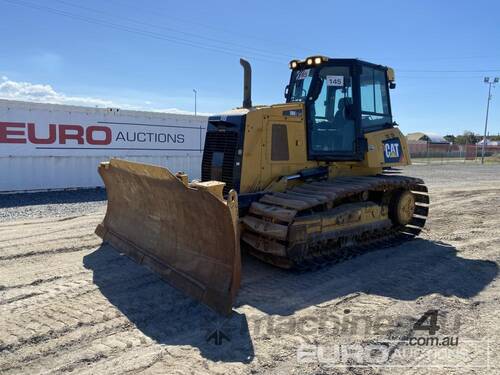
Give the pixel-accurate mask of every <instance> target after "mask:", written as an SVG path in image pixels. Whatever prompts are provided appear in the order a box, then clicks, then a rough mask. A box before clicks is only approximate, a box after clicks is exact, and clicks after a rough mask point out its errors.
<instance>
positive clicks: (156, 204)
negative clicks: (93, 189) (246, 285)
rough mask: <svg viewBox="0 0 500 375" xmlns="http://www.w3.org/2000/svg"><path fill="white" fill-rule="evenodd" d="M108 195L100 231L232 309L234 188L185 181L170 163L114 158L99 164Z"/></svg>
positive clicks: (222, 308)
mask: <svg viewBox="0 0 500 375" xmlns="http://www.w3.org/2000/svg"><path fill="white" fill-rule="evenodd" d="M99 174H100V175H101V177H102V179H103V181H104V184H105V186H106V191H107V195H108V207H107V211H106V216H105V218H104V221H103V222H102V223H101V224H100V225H99V226H98V227H97V229H96V233H97V234H98V235H99V236H100V237H101V238H102V239H103V240H104V241H106V242H109V243H110V244H111V245H112V246H113V247H114V248H116V249H117V250H119V251H120V252H123V253H125V254H127V255H128V256H130V257H131V258H133V259H134V260H136V261H137V262H138V263H141V264H145V265H147V266H148V267H150V268H151V269H152V270H153V271H155V272H157V273H158V274H160V275H161V277H163V278H164V279H165V280H167V281H168V282H169V283H170V284H172V285H173V286H175V287H176V288H178V289H180V290H182V291H183V292H185V293H186V294H188V295H190V296H191V297H193V298H196V299H197V300H199V301H201V302H203V303H205V304H207V305H208V306H209V307H211V308H212V309H214V310H215V311H217V312H219V313H221V314H224V315H227V314H229V313H230V312H231V308H232V305H233V302H234V299H235V297H236V292H237V291H238V289H239V285H240V277H241V259H240V248H239V237H238V232H237V230H238V229H237V228H238V226H237V220H238V218H237V216H238V203H237V196H236V193H234V192H232V193H230V195H229V198H228V201H227V202H226V201H225V200H223V199H219V198H218V197H216V196H215V195H213V194H211V193H209V192H208V191H206V190H201V189H196V188H191V187H187V186H185V185H184V184H183V183H182V182H181V181H180V180H179V179H177V178H176V177H175V176H174V175H173V174H172V173H170V172H169V171H168V170H167V169H165V168H161V167H158V166H152V165H147V164H140V163H134V162H129V161H125V160H119V159H112V160H111V161H110V162H109V163H101V165H100V166H99Z"/></svg>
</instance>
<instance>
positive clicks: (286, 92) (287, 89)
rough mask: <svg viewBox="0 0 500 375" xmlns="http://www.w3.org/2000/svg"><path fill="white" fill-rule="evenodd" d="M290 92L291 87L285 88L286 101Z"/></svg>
mask: <svg viewBox="0 0 500 375" xmlns="http://www.w3.org/2000/svg"><path fill="white" fill-rule="evenodd" d="M289 90H290V85H286V87H285V93H284V94H285V99H286V98H288V91H289Z"/></svg>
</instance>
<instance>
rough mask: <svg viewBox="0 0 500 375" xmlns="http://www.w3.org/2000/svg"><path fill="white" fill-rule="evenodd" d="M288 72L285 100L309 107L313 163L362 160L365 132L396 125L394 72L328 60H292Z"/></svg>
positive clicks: (362, 62) (308, 122) (309, 133)
mask: <svg viewBox="0 0 500 375" xmlns="http://www.w3.org/2000/svg"><path fill="white" fill-rule="evenodd" d="M290 68H291V69H292V74H291V77H290V83H289V85H288V86H287V88H286V90H285V97H286V102H287V103H292V102H303V103H304V104H305V111H306V119H307V135H308V159H309V160H326V161H334V160H362V159H363V155H364V152H365V151H366V147H367V145H366V140H365V137H364V133H367V132H372V131H377V130H381V129H384V128H390V127H393V126H394V123H393V121H392V114H391V105H390V98H389V88H394V87H395V84H394V72H393V70H392V69H391V68H388V67H385V66H381V65H375V64H371V63H368V62H365V61H361V60H357V59H329V58H327V57H324V56H315V57H309V58H307V59H306V60H304V61H299V60H293V61H291V62H290Z"/></svg>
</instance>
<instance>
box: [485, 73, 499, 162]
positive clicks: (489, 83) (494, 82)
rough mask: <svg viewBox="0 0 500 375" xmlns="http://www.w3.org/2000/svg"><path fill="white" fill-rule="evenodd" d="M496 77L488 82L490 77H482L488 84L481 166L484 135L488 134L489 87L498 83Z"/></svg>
mask: <svg viewBox="0 0 500 375" xmlns="http://www.w3.org/2000/svg"><path fill="white" fill-rule="evenodd" d="M498 80H499V79H498V77H495V78H493V79H492V80H491V81H490V77H484V83H487V84H488V101H487V103H486V120H485V121H484V137H483V147H482V150H481V164H484V151H485V148H486V135H487V132H488V114H489V112H490V101H491V86H492V85H495V84H496V83H498Z"/></svg>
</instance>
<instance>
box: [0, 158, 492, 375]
mask: <svg viewBox="0 0 500 375" xmlns="http://www.w3.org/2000/svg"><path fill="white" fill-rule="evenodd" d="M499 172H500V168H499V167H498V166H493V165H488V166H485V167H480V166H476V165H474V166H462V165H456V166H455V165H446V166H441V165H436V166H430V167H428V166H412V167H409V168H407V170H406V171H405V174H408V175H413V176H417V177H422V178H424V179H425V180H426V182H427V183H428V186H429V190H430V195H431V202H432V203H431V212H430V217H429V222H428V226H427V227H426V230H425V231H424V232H423V234H422V236H421V237H420V238H419V239H416V240H414V241H412V242H409V243H406V244H404V245H400V246H395V247H392V248H388V249H384V250H379V251H373V252H370V253H368V254H365V255H363V256H359V257H357V258H354V259H351V260H349V261H346V262H343V263H341V264H337V265H332V266H329V267H325V268H323V269H321V270H319V271H316V272H308V273H304V274H294V273H290V272H286V271H283V270H278V269H275V268H273V267H271V266H268V265H266V264H263V263H261V262H259V261H257V260H255V259H253V258H250V257H244V259H243V281H242V288H241V290H240V293H239V295H238V299H237V303H236V307H235V311H234V313H233V315H232V316H231V317H230V318H229V319H222V318H220V317H218V316H217V315H215V314H214V313H213V312H211V311H210V310H209V309H208V308H206V307H204V306H201V305H200V304H198V303H196V302H194V301H192V300H191V299H190V298H188V297H186V296H183V295H182V294H181V293H179V292H177V291H176V290H175V289H173V288H171V287H170V286H169V285H168V284H167V283H165V282H163V281H162V280H161V279H160V278H159V277H158V276H157V275H155V274H153V273H152V272H150V271H149V270H148V269H147V268H145V267H142V266H139V265H137V264H136V263H134V262H133V261H131V260H129V259H128V258H127V257H124V256H121V255H120V254H119V253H117V252H116V251H114V250H113V249H112V248H110V247H109V246H107V245H103V244H101V241H100V239H99V238H98V237H96V236H95V235H94V234H93V230H94V228H95V226H96V225H97V224H98V223H99V222H100V220H102V217H103V214H104V206H105V201H103V200H99V199H104V197H103V196H102V195H101V196H100V198H99V196H98V195H95V194H99V193H92V194H94V195H92V194H90V195H89V197H94V198H95V200H94V201H93V202H91V203H85V202H83V200H82V199H81V197H83V195H82V194H86V193H88V192H86V193H82V192H68V193H65V194H66V198H64V199H63V198H61V196H60V194H61V193H48V195H45V196H44V198H42V196H38V195H36V196H32V197H30V198H28V197H21V196H16V198H12V196H11V197H5V196H4V197H2V198H3V199H4V200H3V201H2V202H3V203H2V207H7V208H2V209H1V211H2V215H3V210H4V209H7V210H12V214H11V215H10V216H9V218H6V219H4V220H3V222H1V223H0V317H1V319H0V373H1V374H19V373H29V374H38V373H43V374H45V373H55V374H62V373H68V372H73V373H89V374H123V373H148V374H153V373H154V374H165V373H178V374H183V375H185V374H187V373H200V374H205V373H207V372H209V373H220V374H227V373H242V374H255V373H278V374H303V373H315V374H327V373H334V374H386V373H392V374H430V373H437V374H464V373H470V374H481V375H483V374H484V375H486V374H488V375H489V374H494V373H498V367H499V366H500V361H499V358H498V354H499V352H500V350H499V349H500V346H499V343H498V337H499V335H500V313H499V311H500V309H499V307H500V306H499V303H500V297H499V296H500V283H499V279H498V263H499V261H500V251H499V250H500V248H499V243H500V230H499V228H500V215H499V211H498V207H500V173H499ZM100 194H102V192H101V193H100ZM58 196H59V198H58ZM78 196H80V198H77V197H78ZM51 197H52V198H51ZM71 197H75V198H74V199H72V198H71ZM9 199H10V200H9ZM16 199H19V201H21V202H24V203H25V204H24V205H23V206H22V207H18V208H17V209H16V208H14V207H12V206H13V204H12V202H16ZM9 202H10V203H9ZM42 202H44V203H42ZM59 206H65V207H59ZM30 210H31V211H30ZM30 212H32V213H34V215H35V216H36V218H29V219H28V218H27V215H29V213H30ZM3 217H6V216H3ZM428 310H438V321H437V324H438V325H439V327H440V328H439V330H438V331H437V333H436V335H434V336H429V334H428V332H427V331H419V330H416V329H415V328H414V323H415V322H416V320H417V319H418V318H419V317H420V316H422V314H423V313H424V312H426V311H428ZM426 323H428V321H427V322H426ZM214 332H219V333H220V332H222V333H224V335H225V336H226V337H227V338H222V339H221V341H220V345H216V340H215V339H208V338H209V337H210V334H212V333H214ZM411 337H421V338H424V339H425V338H429V337H437V338H438V339H440V340H442V339H444V338H446V337H452V338H454V337H458V340H459V344H458V345H457V346H456V347H455V348H451V349H450V348H447V347H437V346H428V345H423V346H418V347H410V346H408V344H407V343H406V340H407V339H409V338H411ZM212 338H213V337H212ZM401 341H403V342H401ZM352 344H355V345H361V346H362V347H365V348H366V347H367V346H369V345H372V347H373V345H376V347H377V348H378V351H379V352H381V353H382V354H381V356H382V358H383V359H384V361H381V362H384V363H385V364H386V365H387V364H389V365H390V366H391V367H380V363H378V362H377V361H376V358H375V359H370V358H367V357H357V358H356V360H355V361H354V360H353V359H352V358H351V359H350V360H348V361H347V362H346V361H345V358H346V355H348V354H349V353H348V352H343V357H342V358H343V360H344V362H340V364H341V366H335V365H336V364H338V363H339V362H338V361H337V362H334V361H333V359H334V358H335V357H334V353H336V351H335V350H339V348H344V350H345V349H346V348H350V349H352V348H358V349H359V347H353V346H348V345H352ZM339 345H342V346H341V347H339ZM318 346H320V347H321V348H323V349H322V350H323V352H318V351H317V348H318ZM298 348H302V350H303V351H302V353H305V354H308V353H309V354H311V353H315V357H314V358H313V360H311V361H305V360H304V357H303V358H302V359H300V357H299V356H298ZM380 348H382V349H383V350H382V351H381V349H380ZM409 349H412V350H409ZM487 351H489V352H487ZM321 353H323V355H322V356H321V355H319V354H321ZM362 353H365V354H366V352H362ZM488 353H489V354H488ZM358 354H359V351H358ZM384 355H387V357H388V358H389V359H388V362H385V357H384ZM450 355H452V357H451V358H449V359H448V357H447V356H450ZM305 358H307V359H311V357H310V356H309V355H307V356H306V357H305ZM299 359H300V360H299ZM318 359H319V360H318ZM356 362H358V363H361V364H362V366H361V367H359V366H358V365H355V363H356ZM445 363H446V365H447V366H446V367H444V366H443V364H445ZM429 365H436V366H437V367H433V368H429V367H428V366H429ZM487 365H489V366H490V367H489V368H486V367H485V366H487Z"/></svg>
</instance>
